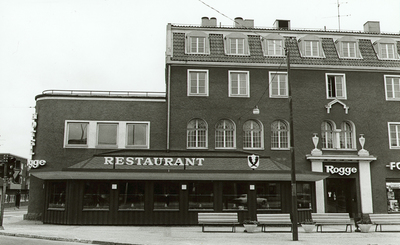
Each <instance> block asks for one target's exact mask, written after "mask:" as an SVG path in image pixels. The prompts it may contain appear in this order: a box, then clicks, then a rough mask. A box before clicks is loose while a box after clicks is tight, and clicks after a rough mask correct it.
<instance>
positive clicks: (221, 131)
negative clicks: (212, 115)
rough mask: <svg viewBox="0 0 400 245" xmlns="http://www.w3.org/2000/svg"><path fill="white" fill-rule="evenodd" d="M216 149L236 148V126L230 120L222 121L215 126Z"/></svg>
mask: <svg viewBox="0 0 400 245" xmlns="http://www.w3.org/2000/svg"><path fill="white" fill-rule="evenodd" d="M215 148H217V149H222V148H228V149H234V148H236V126H235V124H234V123H233V122H232V121H231V120H228V119H222V120H220V121H219V122H218V123H217V124H216V125H215Z"/></svg>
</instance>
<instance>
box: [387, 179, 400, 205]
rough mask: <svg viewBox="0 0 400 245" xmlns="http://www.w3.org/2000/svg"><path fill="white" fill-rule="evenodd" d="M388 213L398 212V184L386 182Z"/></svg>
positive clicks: (399, 190)
mask: <svg viewBox="0 0 400 245" xmlns="http://www.w3.org/2000/svg"><path fill="white" fill-rule="evenodd" d="M386 193H387V199H388V200H387V204H388V212H399V211H400V209H399V202H400V182H386Z"/></svg>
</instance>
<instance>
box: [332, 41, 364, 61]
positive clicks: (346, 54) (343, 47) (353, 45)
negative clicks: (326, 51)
mask: <svg viewBox="0 0 400 245" xmlns="http://www.w3.org/2000/svg"><path fill="white" fill-rule="evenodd" d="M335 44H336V49H337V51H338V53H339V57H340V58H353V59H357V58H361V54H360V50H359V49H358V41H357V39H355V38H352V37H343V38H340V39H338V40H337V41H336V42H335Z"/></svg>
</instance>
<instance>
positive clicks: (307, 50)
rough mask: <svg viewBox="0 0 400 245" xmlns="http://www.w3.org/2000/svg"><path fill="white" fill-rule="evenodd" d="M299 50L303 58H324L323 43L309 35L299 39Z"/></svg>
mask: <svg viewBox="0 0 400 245" xmlns="http://www.w3.org/2000/svg"><path fill="white" fill-rule="evenodd" d="M299 49H300V53H301V55H302V56H303V57H312V58H324V57H325V54H324V51H323V49H322V41H321V39H320V38H319V37H317V36H314V35H307V36H305V37H302V38H300V39H299Z"/></svg>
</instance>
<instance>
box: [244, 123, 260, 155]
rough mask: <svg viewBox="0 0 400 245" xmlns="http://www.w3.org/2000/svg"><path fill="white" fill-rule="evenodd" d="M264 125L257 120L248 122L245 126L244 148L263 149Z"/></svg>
mask: <svg viewBox="0 0 400 245" xmlns="http://www.w3.org/2000/svg"><path fill="white" fill-rule="evenodd" d="M262 135H263V134H262V125H261V124H260V123H259V122H257V121H255V120H248V121H246V122H245V123H244V124H243V148H245V149H246V148H247V149H250V148H252V149H261V148H262V146H263V144H262V142H263V140H262Z"/></svg>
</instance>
